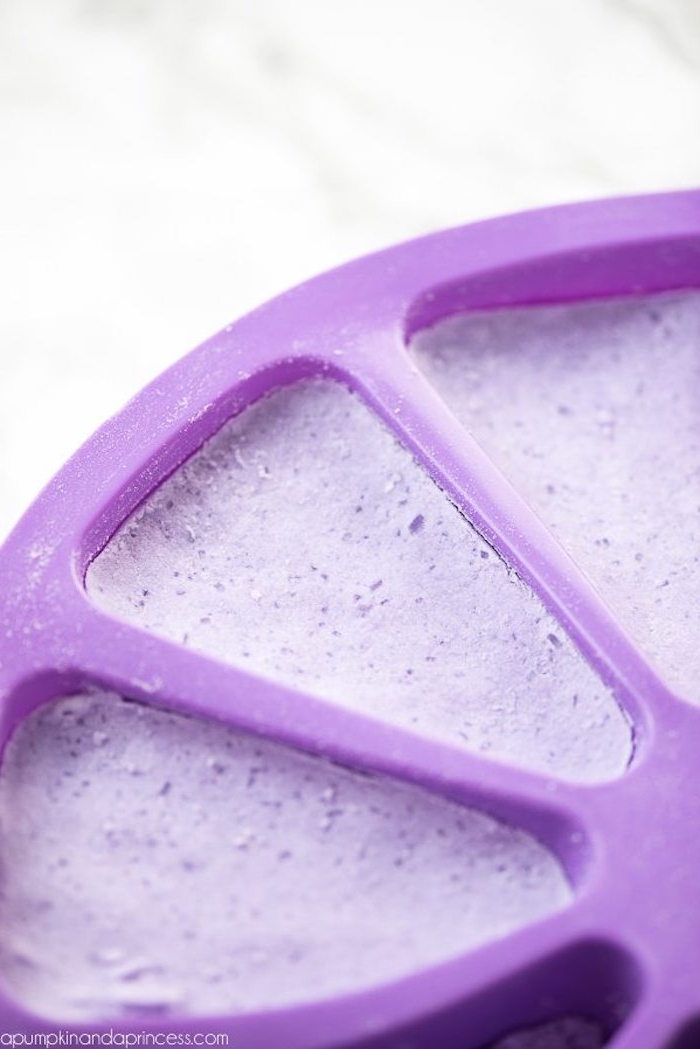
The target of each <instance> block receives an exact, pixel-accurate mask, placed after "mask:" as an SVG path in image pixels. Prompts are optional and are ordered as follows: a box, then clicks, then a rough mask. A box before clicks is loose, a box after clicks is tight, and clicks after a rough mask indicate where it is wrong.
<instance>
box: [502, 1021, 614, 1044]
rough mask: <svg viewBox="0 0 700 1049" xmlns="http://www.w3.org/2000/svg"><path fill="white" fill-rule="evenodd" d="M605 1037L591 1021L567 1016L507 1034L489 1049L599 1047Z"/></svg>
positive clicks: (599, 1028)
mask: <svg viewBox="0 0 700 1049" xmlns="http://www.w3.org/2000/svg"><path fill="white" fill-rule="evenodd" d="M606 1041H607V1039H606V1038H605V1036H604V1035H603V1031H602V1029H601V1027H600V1026H599V1025H598V1024H597V1023H595V1022H594V1021H592V1020H584V1019H583V1018H581V1017H578V1016H568V1017H565V1018H564V1019H561V1020H553V1021H551V1022H550V1023H546V1024H541V1025H540V1026H538V1027H531V1028H530V1029H529V1030H527V1031H518V1032H515V1033H514V1034H510V1035H507V1036H506V1037H505V1038H502V1039H501V1040H500V1041H499V1042H497V1043H496V1044H495V1045H493V1046H491V1047H490V1049H603V1046H604V1045H605V1043H606Z"/></svg>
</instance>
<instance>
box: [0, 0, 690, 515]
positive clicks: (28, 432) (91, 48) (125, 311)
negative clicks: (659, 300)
mask: <svg viewBox="0 0 700 1049" xmlns="http://www.w3.org/2000/svg"><path fill="white" fill-rule="evenodd" d="M699 132H700V0H490V2H489V0H463V2H457V0H452V2H451V0H431V2H427V0H352V2H350V0H345V2H340V0H290V2H284V0H257V2H247V0H229V2H225V0H0V136H1V137H0V141H1V143H2V152H1V153H0V180H1V184H2V192H1V193H0V266H1V267H2V269H1V272H0V277H1V283H2V290H3V294H2V298H1V300H0V301H1V303H2V307H1V309H0V366H1V371H0V493H1V497H0V534H4V533H5V532H6V531H7V529H8V528H9V527H10V526H11V525H12V523H13V522H14V520H15V519H16V518H17V516H18V515H19V513H20V512H21V510H22V509H23V507H24V506H25V505H26V504H27V502H28V501H29V500H30V499H31V498H32V496H33V495H34V493H35V492H36V491H37V489H38V488H39V487H40V486H41V485H42V484H43V483H44V482H45V481H46V480H47V479H48V478H49V477H50V475H51V474H52V473H53V472H54V471H55V470H56V469H57V468H58V467H59V466H60V465H61V463H62V462H63V460H64V459H65V458H66V457H67V456H68V455H69V454H70V453H71V452H72V451H73V450H74V449H75V448H76V447H77V445H78V444H79V443H80V442H81V441H82V440H83V439H84V438H86V437H87V436H88V435H89V434H90V432H91V431H92V430H93V429H94V428H95V427H96V426H97V425H99V423H101V422H102V421H103V419H104V418H105V417H106V416H107V415H109V414H111V413H112V412H113V411H115V410H116V409H118V408H119V407H120V405H121V404H122V403H123V402H124V401H125V400H126V399H127V398H128V397H129V396H130V395H131V394H132V393H134V392H136V391H137V390H138V389H139V388H140V387H141V386H143V384H144V383H145V382H146V381H147V380H148V379H150V378H152V377H153V376H154V375H156V374H157V373H158V372H159V371H161V370H162V369H163V368H164V367H165V366H166V365H167V364H168V363H169V362H170V361H172V360H173V359H175V358H176V357H178V356H180V355H181V354H183V353H184V352H185V351H186V350H187V349H189V348H190V347H191V346H192V345H194V344H195V343H197V342H199V341H201V340H202V339H203V338H204V337H206V336H207V335H209V334H211V333H212V332H213V331H214V330H216V329H217V328H219V327H221V326H223V325H224V324H225V323H227V322H228V321H229V320H231V319H233V318H235V317H236V316H237V315H239V314H240V313H242V312H243V311H245V310H247V309H249V308H250V307H252V306H254V305H255V304H257V303H259V302H260V301H262V300H264V299H266V298H268V297H270V296H272V295H273V294H275V293H276V292H278V291H281V290H282V289H284V288H285V287H286V286H288V285H290V284H294V283H297V282H298V281H300V280H302V279H304V278H306V277H308V276H311V275H312V274H314V273H315V272H317V271H319V270H323V269H325V268H327V267H329V266H331V265H334V264H336V263H338V262H341V261H343V260H344V259H347V258H349V257H351V256H353V255H357V254H361V253H363V252H366V251H368V250H370V249H373V248H377V247H379V246H381V245H384V244H389V243H391V242H393V241H397V240H400V239H404V238H407V237H410V236H413V235H416V234H419V233H422V232H425V231H428V230H432V229H436V228H439V227H444V226H449V225H455V224H459V223H462V222H466V221H469V220H470V219H474V218H477V217H481V216H485V215H490V214H496V213H499V212H505V211H509V210H515V209H518V208H522V207H528V206H532V205H538V204H546V203H548V202H554V201H563V200H572V199H576V198H582V197H592V196H603V195H606V194H611V193H612V194H614V193H622V192H635V191H641V190H651V189H663V188H671V187H682V186H692V185H700V134H699Z"/></svg>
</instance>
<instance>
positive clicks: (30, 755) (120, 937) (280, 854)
mask: <svg viewBox="0 0 700 1049" xmlns="http://www.w3.org/2000/svg"><path fill="white" fill-rule="evenodd" d="M0 828H1V831H0V838H1V843H0V844H1V849H2V856H3V867H2V876H1V882H0V888H1V892H0V960H1V961H2V971H3V980H4V982H5V984H6V985H7V988H8V990H9V991H10V992H11V993H13V994H14V995H15V996H16V997H17V998H18V999H19V1000H20V1001H21V1002H22V1003H24V1004H25V1005H26V1006H28V1007H29V1008H31V1009H33V1010H35V1011H36V1012H39V1013H42V1014H45V1015H49V1016H51V1017H53V1018H55V1019H59V1018H62V1019H70V1018H100V1017H107V1018H108V1017H128V1016H145V1015H149V1016H153V1015H160V1014H165V1015H186V1014H207V1013H213V1012H222V1011H237V1010H247V1009H256V1008H264V1007H273V1006H278V1005H282V1004H284V1003H290V1002H300V1001H309V1000H313V999H319V998H323V997H327V996H331V995H336V994H339V993H343V992H345V991H352V990H356V989H360V988H362V987H367V986H371V985H373V984H376V983H379V982H381V981H384V980H391V979H394V978H396V977H399V976H401V975H403V974H406V973H410V972H412V971H413V970H415V969H420V968H422V967H424V966H429V965H431V964H433V963H436V962H439V961H441V960H444V959H447V958H449V957H451V956H454V955H456V954H458V953H459V952H462V951H465V950H467V949H469V948H471V947H474V946H475V945H477V944H480V943H483V942H484V941H486V940H490V939H493V938H496V937H502V936H504V935H505V934H507V933H508V932H509V931H510V930H513V929H515V928H517V927H520V926H522V925H524V924H526V923H529V922H533V921H535V920H537V919H539V918H540V917H542V916H543V915H545V914H548V913H550V912H552V911H554V910H556V909H557V908H561V907H563V906H565V905H566V904H567V903H568V902H569V900H570V898H571V890H570V888H569V885H568V883H567V881H566V880H565V877H564V874H563V872H562V869H561V867H560V866H559V864H558V862H557V861H556V860H555V859H554V858H553V857H552V856H551V855H550V854H549V853H548V852H547V851H546V850H545V849H543V847H542V846H541V845H539V844H538V843H537V842H536V841H535V840H533V839H532V838H531V837H529V836H528V835H526V834H524V833H522V832H520V831H518V830H514V829H511V828H508V827H506V826H504V825H503V824H500V823H498V822H496V821H494V820H493V819H491V818H487V817H486V816H484V815H482V814H480V813H478V812H474V811H471V810H469V809H465V808H463V807H460V806H457V805H455V804H453V803H451V802H448V801H445V800H444V799H440V798H437V797H434V796H432V795H429V794H426V793H424V792H421V791H419V790H416V789H414V788H410V787H407V786H405V785H401V784H399V783H395V782H392V781H389V780H387V779H384V778H380V777H373V776H370V775H366V774H360V773H353V772H352V771H349V770H347V769H341V768H339V767H337V766H333V765H331V764H329V763H327V762H324V761H323V760H320V759H313V758H310V757H307V756H304V755H302V754H299V753H297V752H295V751H291V750H289V749H287V748H284V747H281V746H280V745H278V744H274V743H268V742H264V741H261V740H259V739H255V738H252V737H249V736H246V735H242V734H240V733H238V732H236V731H234V730H233V729H231V728H228V727H226V726H223V725H220V724H215V723H213V722H207V721H199V720H196V719H190V718H185V717H183V716H181V715H176V714H172V713H166V712H164V711H159V710H157V709H154V708H150V707H145V706H142V705H140V704H138V703H134V702H129V701H125V700H123V699H121V698H120V697H119V696H116V695H113V694H107V693H91V694H86V695H80V696H73V697H70V698H65V699H61V700H56V701H54V702H52V703H51V704H49V705H47V706H45V707H42V708H41V709H39V710H38V711H35V712H34V713H33V714H32V715H31V716H30V717H29V718H28V719H27V720H26V721H25V722H23V723H22V725H21V726H20V727H19V729H18V730H17V732H16V734H15V735H14V737H13V738H12V740H11V741H10V744H9V745H8V748H7V751H6V756H5V760H4V764H3V767H2V771H1V773H0ZM377 915H381V921H379V922H378V921H377Z"/></svg>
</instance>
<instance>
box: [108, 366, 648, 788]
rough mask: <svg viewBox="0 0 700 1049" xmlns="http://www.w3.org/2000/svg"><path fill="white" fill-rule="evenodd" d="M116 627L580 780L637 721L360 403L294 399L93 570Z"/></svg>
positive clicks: (305, 394) (615, 759) (244, 420)
mask: <svg viewBox="0 0 700 1049" xmlns="http://www.w3.org/2000/svg"><path fill="white" fill-rule="evenodd" d="M87 589H88V592H89V594H90V595H91V597H92V598H93V600H94V601H95V602H96V603H97V604H98V605H100V606H101V607H102V608H104V609H106V610H107V611H109V612H111V613H113V614H114V615H115V616H119V617H122V618H124V619H127V620H130V621H131V622H133V623H135V624H137V625H139V626H141V627H145V628H146V629H148V630H151V631H154V632H155V633H157V634H161V635H163V636H164V637H167V638H170V639H172V640H174V641H177V642H180V643H181V644H184V645H190V646H192V647H193V648H195V649H197V650H198V651H200V652H203V653H206V654H207V655H210V656H215V657H217V658H218V659H221V660H225V661H229V662H231V663H235V664H238V665H239V666H242V667H245V668H246V669H248V670H251V671H254V672H256V673H258V674H260V675H263V676H266V677H268V678H273V679H276V680H278V681H281V682H283V683H285V684H287V685H291V686H294V687H295V688H297V689H301V690H306V691H309V692H313V693H314V694H317V695H320V696H323V697H326V698H328V699H331V700H333V701H335V702H337V703H339V704H343V705H344V706H348V707H352V708H354V709H357V710H359V711H363V712H365V713H368V714H372V715H375V716H377V717H380V718H384V719H386V720H388V721H391V722H394V723H396V724H399V725H402V726H406V727H409V728H411V729H414V730H415V731H417V732H420V733H423V734H428V735H431V736H439V737H441V738H443V739H446V740H450V741H451V742H454V743H459V744H463V745H465V746H467V747H470V748H472V749H474V750H478V751H485V752H489V753H490V754H492V755H495V756H497V757H499V758H504V759H510V760H512V761H514V762H518V763H522V764H526V765H529V766H530V767H532V768H535V769H538V770H543V771H546V772H548V773H549V772H551V773H556V774H559V775H561V776H565V777H570V778H572V779H577V780H592V779H597V778H605V777H611V776H614V775H616V774H618V773H620V772H621V771H622V770H623V769H624V767H625V765H626V763H627V760H628V757H629V749H630V737H629V729H628V724H627V722H626V720H625V718H624V717H623V715H622V713H621V712H620V710H619V708H618V706H617V704H616V702H615V699H614V698H613V696H612V694H611V692H610V691H609V690H608V689H607V688H606V687H604V686H603V685H602V684H601V682H600V681H599V679H598V678H597V676H596V675H595V674H594V673H593V671H592V670H591V669H590V667H589V666H588V665H587V664H586V662H585V661H584V660H583V659H582V658H581V656H580V655H579V653H578V651H577V650H576V649H575V648H574V646H573V645H572V643H571V642H570V640H569V639H568V637H567V636H566V635H565V634H564V632H563V630H562V629H561V628H560V626H559V625H558V623H557V622H556V621H555V620H554V619H553V617H552V616H551V615H549V614H548V613H547V612H546V611H545V609H544V608H543V606H542V604H541V603H540V601H539V600H538V599H537V598H536V597H535V596H534V595H533V594H532V593H531V592H530V591H529V589H528V588H527V587H526V586H524V585H523V583H522V582H521V581H520V580H519V579H518V578H517V577H516V575H515V574H514V573H513V572H512V571H510V570H509V569H508V568H507V567H506V565H505V564H504V563H503V561H502V560H501V559H500V558H499V557H498V556H497V554H496V553H495V552H494V550H493V549H492V548H491V547H490V546H488V545H487V543H486V542H484V541H483V540H482V539H481V538H480V536H479V535H478V534H477V533H476V532H475V531H474V529H473V528H472V527H471V526H470V525H469V524H468V523H467V522H466V521H465V520H464V518H463V517H462V516H461V515H460V514H459V513H458V512H457V511H456V510H455V508H454V507H453V505H452V504H451V503H450V502H449V501H448V500H447V499H446V498H445V496H444V495H443V493H442V492H441V491H440V490H439V489H438V488H437V486H436V485H435V484H434V483H433V482H432V481H431V479H430V478H429V476H428V475H427V474H426V473H425V472H424V470H423V469H421V467H419V466H418V464H417V463H416V462H415V461H414V460H413V459H412V458H411V456H410V455H409V453H408V452H407V451H406V450H405V449H404V448H403V447H402V446H401V445H400V444H399V443H398V442H397V441H396V440H395V439H394V438H393V437H392V436H391V435H390V433H389V432H388V431H387V430H386V429H385V428H384V426H383V425H382V424H381V423H380V422H379V421H378V419H376V418H375V417H374V416H373V415H372V414H371V413H370V412H369V411H368V410H367V408H366V407H365V406H364V405H363V404H362V403H361V402H360V400H359V399H358V398H357V397H356V396H355V395H354V394H351V393H350V392H349V391H348V390H347V389H346V388H345V387H343V386H340V385H338V384H336V383H333V382H324V381H321V380H309V381H304V382H300V383H297V384H296V385H294V386H291V387H287V388H284V389H281V390H278V391H277V392H275V393H274V394H272V395H271V396H268V397H266V398H264V399H263V400H261V401H259V402H258V403H257V404H255V405H253V406H252V407H251V408H249V409H248V410H247V411H245V412H244V413H243V414H242V415H240V416H238V417H237V418H235V419H233V420H232V421H231V422H229V423H228V424H227V425H226V426H225V427H224V428H223V429H222V430H221V431H220V432H219V433H218V434H217V435H216V436H215V437H214V438H213V439H212V440H210V441H209V443H208V444H206V445H205V446H204V447H203V448H202V449H201V450H200V451H199V452H198V453H197V454H195V455H194V456H193V457H192V458H191V459H190V460H189V462H188V463H186V464H185V466H184V467H182V468H181V469H180V470H179V471H177V473H175V474H174V475H173V476H172V477H171V478H170V479H169V480H167V481H166V482H165V483H164V484H163V485H162V486H161V487H160V488H159V489H158V490H157V491H156V492H155V493H154V494H153V495H151V497H150V498H148V499H147V500H146V502H145V504H144V505H143V506H142V507H141V508H140V509H139V510H138V511H137V512H136V513H135V514H134V516H132V517H131V518H130V519H129V520H128V521H127V522H126V523H125V524H124V525H123V527H122V528H121V529H120V531H119V532H118V533H117V534H116V535H115V537H114V538H113V539H112V540H111V542H110V543H109V544H108V546H107V547H106V549H105V550H104V551H103V552H102V553H101V554H100V555H99V556H98V557H97V559H96V560H95V561H94V562H93V563H92V565H91V567H90V569H89V571H88V574H87Z"/></svg>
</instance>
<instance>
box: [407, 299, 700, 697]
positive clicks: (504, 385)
mask: <svg viewBox="0 0 700 1049" xmlns="http://www.w3.org/2000/svg"><path fill="white" fill-rule="evenodd" d="M412 352H413V355H414V357H415V359H416V361H417V363H418V364H419V366H420V367H421V368H422V369H423V370H424V372H425V374H426V376H427V377H428V379H429V380H430V381H431V382H432V383H433V384H434V386H435V387H436V388H437V390H438V391H439V392H440V393H441V395H442V396H443V397H444V398H445V401H446V402H447V404H448V405H449V407H450V408H451V409H452V410H453V412H454V413H455V414H456V416H457V417H458V418H459V419H460V421H461V422H462V423H463V424H464V426H465V427H467V429H469V430H470V431H471V432H472V433H473V434H474V435H475V437H476V438H477V440H478V441H479V442H480V443H481V445H482V446H483V447H484V449H485V450H486V451H487V452H488V454H489V455H490V456H491V457H492V459H493V460H494V461H495V462H496V463H497V464H498V465H499V466H500V467H501V469H502V470H503V471H504V473H505V474H506V475H507V476H508V477H509V478H510V480H511V481H512V482H513V484H514V485H515V487H516V488H518V489H519V491H520V492H521V493H522V494H523V495H524V496H525V497H526V498H527V499H528V501H529V502H530V504H531V506H532V507H533V508H534V509H535V510H536V511H537V513H538V514H539V515H540V516H541V518H542V519H543V520H544V522H545V523H546V524H547V525H549V526H550V527H551V529H552V530H553V532H554V533H555V535H556V536H557V537H558V538H559V540H560V541H561V542H562V544H563V545H564V546H565V547H566V549H567V550H568V551H569V553H570V554H571V555H572V556H573V557H574V559H575V560H576V561H577V562H578V564H579V565H580V567H581V568H583V569H584V570H585V572H587V574H588V575H589V577H590V579H591V580H592V582H593V583H594V584H595V585H596V587H598V589H599V590H600V592H601V594H602V596H603V597H604V598H605V600H606V601H607V602H608V603H609V604H610V606H611V607H612V608H613V610H614V611H615V612H616V613H617V615H618V616H619V617H620V620H621V622H622V623H623V625H624V626H625V627H626V628H627V629H628V631H629V632H630V633H631V634H632V636H633V637H634V638H636V639H637V641H638V642H639V643H640V645H642V646H643V647H644V649H645V650H646V651H647V652H648V654H649V656H650V657H651V658H652V659H653V660H654V661H655V662H656V664H657V665H658V667H659V668H660V670H661V672H662V673H663V674H664V675H665V676H666V677H667V679H668V680H669V682H670V683H671V684H672V685H673V686H675V687H676V688H678V689H680V690H682V691H683V692H684V693H685V694H686V695H687V696H688V697H689V698H690V699H694V700H696V701H697V700H700V687H699V685H698V682H699V681H700V645H698V644H697V637H698V633H699V632H700V611H699V610H698V595H699V594H700V404H699V400H698V398H699V391H700V292H696V291H688V292H676V293H672V294H664V295H654V296H645V297H641V298H631V299H622V300H617V301H608V302H594V303H590V304H577V305H573V306H556V307H545V308H529V309H520V310H503V311H498V312H492V313H482V314H476V315H473V316H464V317H457V318H452V319H451V320H448V321H445V322H443V323H441V324H439V325H437V326H436V327H435V328H433V329H431V330H428V331H425V332H423V333H421V334H420V335H418V336H417V337H416V338H415V339H414V340H413V344H412Z"/></svg>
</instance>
